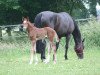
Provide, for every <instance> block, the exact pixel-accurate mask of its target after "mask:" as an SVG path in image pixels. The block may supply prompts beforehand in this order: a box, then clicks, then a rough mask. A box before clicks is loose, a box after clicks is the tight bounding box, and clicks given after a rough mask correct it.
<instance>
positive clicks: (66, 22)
mask: <svg viewBox="0 0 100 75" xmlns="http://www.w3.org/2000/svg"><path fill="white" fill-rule="evenodd" d="M56 15H57V17H58V22H59V23H58V24H59V28H58V30H57V31H58V32H59V34H64V33H72V32H73V30H74V22H73V19H72V17H71V16H70V15H69V14H68V13H66V12H60V13H57V14H56ZM58 24H57V25H56V27H57V26H58Z"/></svg>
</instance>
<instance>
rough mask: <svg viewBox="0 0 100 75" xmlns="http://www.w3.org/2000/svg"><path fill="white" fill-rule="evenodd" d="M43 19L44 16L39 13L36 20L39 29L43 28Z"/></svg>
mask: <svg viewBox="0 0 100 75" xmlns="http://www.w3.org/2000/svg"><path fill="white" fill-rule="evenodd" d="M41 17H42V14H41V13H39V14H37V15H36V17H35V20H34V24H35V26H36V27H38V28H41Z"/></svg>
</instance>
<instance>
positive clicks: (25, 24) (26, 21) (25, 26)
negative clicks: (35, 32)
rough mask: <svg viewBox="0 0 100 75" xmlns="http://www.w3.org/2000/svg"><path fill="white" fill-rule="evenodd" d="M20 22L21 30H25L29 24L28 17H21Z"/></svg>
mask: <svg viewBox="0 0 100 75" xmlns="http://www.w3.org/2000/svg"><path fill="white" fill-rule="evenodd" d="M22 21H23V28H24V29H27V27H28V23H29V18H28V17H23V18H22Z"/></svg>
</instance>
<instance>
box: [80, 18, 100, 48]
mask: <svg viewBox="0 0 100 75" xmlns="http://www.w3.org/2000/svg"><path fill="white" fill-rule="evenodd" d="M81 31H82V35H83V37H84V38H85V39H86V41H85V42H86V46H88V47H92V46H96V47H100V38H99V37H100V22H98V21H96V20H94V19H93V20H92V21H88V23H86V24H84V25H81Z"/></svg>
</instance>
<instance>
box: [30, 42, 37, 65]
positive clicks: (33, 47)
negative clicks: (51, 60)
mask: <svg viewBox="0 0 100 75" xmlns="http://www.w3.org/2000/svg"><path fill="white" fill-rule="evenodd" d="M30 52H31V58H30V64H32V63H33V56H34V54H35V60H36V61H37V56H36V41H32V49H31V51H30Z"/></svg>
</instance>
